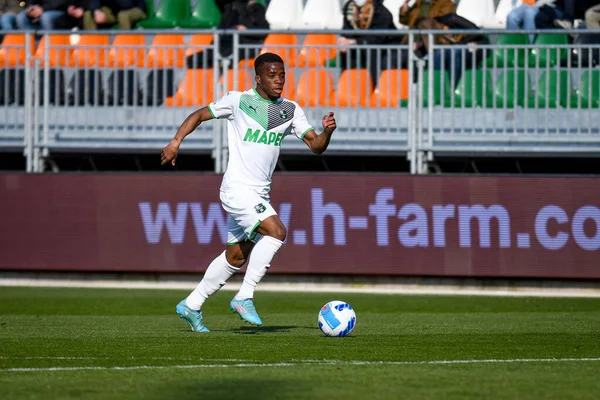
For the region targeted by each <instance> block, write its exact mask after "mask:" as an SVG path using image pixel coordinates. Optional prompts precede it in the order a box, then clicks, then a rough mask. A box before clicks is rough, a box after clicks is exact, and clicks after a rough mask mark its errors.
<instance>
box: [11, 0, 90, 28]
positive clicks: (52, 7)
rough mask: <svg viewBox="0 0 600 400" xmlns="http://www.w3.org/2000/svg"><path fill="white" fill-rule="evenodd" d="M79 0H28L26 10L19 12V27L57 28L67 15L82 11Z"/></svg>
mask: <svg viewBox="0 0 600 400" xmlns="http://www.w3.org/2000/svg"><path fill="white" fill-rule="evenodd" d="M81 11H82V10H81V7H80V5H79V0H28V1H27V2H26V7H25V10H23V11H21V12H20V13H19V14H17V28H19V29H23V30H32V29H37V28H41V29H42V30H45V31H49V30H53V29H57V24H58V23H59V21H60V20H61V19H62V18H64V17H65V16H66V15H77V14H79V13H80V12H81Z"/></svg>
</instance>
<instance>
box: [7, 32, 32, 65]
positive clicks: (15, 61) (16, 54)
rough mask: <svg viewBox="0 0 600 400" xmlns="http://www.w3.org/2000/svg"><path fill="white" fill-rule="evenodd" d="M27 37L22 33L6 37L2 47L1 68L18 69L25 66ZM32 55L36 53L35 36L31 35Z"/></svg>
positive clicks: (10, 34)
mask: <svg viewBox="0 0 600 400" xmlns="http://www.w3.org/2000/svg"><path fill="white" fill-rule="evenodd" d="M26 42H27V37H26V36H25V34H21V33H17V34H15V33H9V34H7V35H5V36H4V39H3V40H2V46H0V67H18V66H24V65H25V51H26ZM29 46H30V50H31V53H30V54H31V55H33V54H34V51H35V42H34V38H33V35H29Z"/></svg>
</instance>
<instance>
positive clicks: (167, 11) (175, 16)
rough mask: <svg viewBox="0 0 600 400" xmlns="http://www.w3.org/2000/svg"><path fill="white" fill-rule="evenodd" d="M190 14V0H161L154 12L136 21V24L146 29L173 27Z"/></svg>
mask: <svg viewBox="0 0 600 400" xmlns="http://www.w3.org/2000/svg"><path fill="white" fill-rule="evenodd" d="M190 14H191V9H190V2H189V1H186V0H161V2H160V3H159V4H158V7H157V8H156V13H154V15H152V16H150V18H148V19H146V20H144V21H140V22H138V24H137V26H138V27H141V28H147V29H168V28H174V27H176V26H177V24H178V23H179V22H180V21H183V20H185V19H186V18H187V17H189V16H190Z"/></svg>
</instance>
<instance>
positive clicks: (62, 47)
mask: <svg viewBox="0 0 600 400" xmlns="http://www.w3.org/2000/svg"><path fill="white" fill-rule="evenodd" d="M46 38H48V45H46ZM47 47H50V49H49V50H47ZM72 52H73V49H72V47H71V42H70V38H69V35H44V36H43V37H42V40H40V44H39V45H38V47H37V50H36V51H35V57H36V58H39V59H40V60H41V64H40V65H41V66H44V63H45V59H46V53H48V64H49V65H50V67H52V68H55V67H57V66H58V67H67V66H68V65H69V62H70V61H71V60H72V59H73V58H72Z"/></svg>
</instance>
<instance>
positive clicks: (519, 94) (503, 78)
mask: <svg viewBox="0 0 600 400" xmlns="http://www.w3.org/2000/svg"><path fill="white" fill-rule="evenodd" d="M515 85H516V87H515ZM532 89H533V86H532V85H531V80H530V79H529V74H527V72H526V71H524V70H516V71H515V70H512V69H511V70H508V71H506V72H503V73H501V74H500V76H499V77H498V80H497V81H496V87H495V88H494V95H495V96H496V107H498V108H502V107H507V108H514V107H516V105H519V106H521V107H527V106H529V105H531V104H532V103H531V102H532V101H533V90H532Z"/></svg>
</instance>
